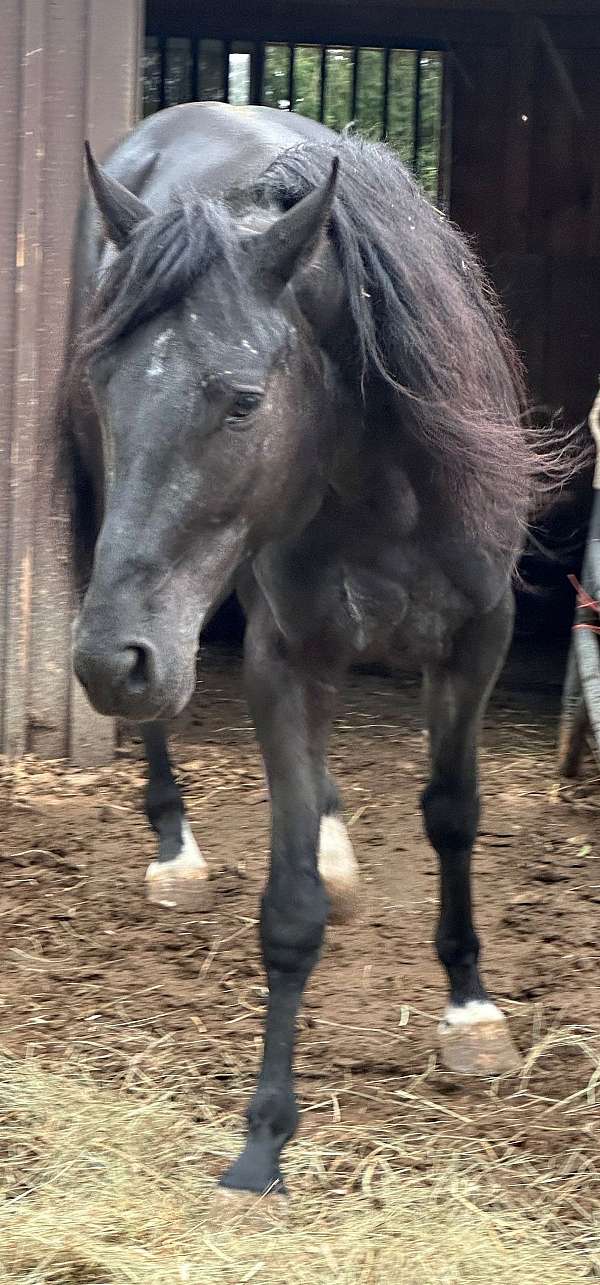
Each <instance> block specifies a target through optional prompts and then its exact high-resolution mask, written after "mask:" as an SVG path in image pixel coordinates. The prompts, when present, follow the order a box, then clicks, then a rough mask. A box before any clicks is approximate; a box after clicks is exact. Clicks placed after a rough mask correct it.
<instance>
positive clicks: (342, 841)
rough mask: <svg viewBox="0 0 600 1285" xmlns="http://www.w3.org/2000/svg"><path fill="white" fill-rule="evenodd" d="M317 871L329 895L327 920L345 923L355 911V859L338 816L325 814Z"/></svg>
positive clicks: (334, 922)
mask: <svg viewBox="0 0 600 1285" xmlns="http://www.w3.org/2000/svg"><path fill="white" fill-rule="evenodd" d="M319 874H320V875H321V879H322V880H323V883H324V884H325V889H326V891H327V896H328V897H329V922H330V923H331V924H347V923H348V922H349V920H351V919H354V918H355V916H356V915H357V914H358V908H359V894H360V884H359V877H358V862H357V860H356V857H355V855H354V848H353V847H352V844H351V842H350V839H349V836H348V831H347V829H346V827H345V825H344V822H343V821H342V819H341V817H337V816H324V817H322V819H321V830H320V834H319Z"/></svg>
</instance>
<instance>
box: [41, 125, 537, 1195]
mask: <svg viewBox="0 0 600 1285" xmlns="http://www.w3.org/2000/svg"><path fill="white" fill-rule="evenodd" d="M338 167H339V172H338ZM88 169H89V177H90V181H91V186H92V189H93V194H94V198H95V205H96V207H97V210H98V211H99V214H100V216H101V227H100V225H98V223H97V216H96V214H95V211H94V209H93V206H92V203H90V204H89V206H88V207H86V208H84V210H83V213H82V216H81V219H80V224H79V231H78V242H77V249H76V271H75V284H74V303H73V314H72V315H73V327H72V336H71V346H70V354H69V361H68V365H67V368H66V370H65V374H64V378H63V384H62V399H61V415H62V426H63V431H64V434H65V438H66V439H67V441H68V444H69V447H70V459H71V463H72V469H73V472H72V485H73V492H74V501H75V504H74V509H75V514H74V516H75V526H76V531H77V534H78V538H79V548H78V560H79V566H80V568H83V570H84V575H85V577H86V592H85V597H84V599H83V604H82V608H81V612H80V615H79V619H78V622H77V626H76V631H75V643H74V664H75V670H76V673H77V675H78V677H79V678H80V680H81V682H82V683H83V684H84V686H85V688H86V690H87V692H88V695H89V698H90V700H91V701H92V703H93V704H94V705H95V706H96V708H97V709H98V710H100V712H102V713H104V714H106V715H115V716H121V717H123V718H126V719H129V720H133V721H134V722H136V723H139V724H140V725H141V726H142V731H143V735H144V738H145V743H146V747H147V751H148V757H149V763H150V781H149V789H148V813H149V817H150V821H151V824H152V826H153V827H154V829H155V831H156V833H157V835H158V838H159V845H160V846H159V853H158V860H157V861H156V862H154V863H153V865H152V866H151V867H150V869H149V871H148V880H147V886H148V890H149V894H150V896H151V897H152V898H153V899H154V900H157V901H163V902H165V903H166V904H185V905H188V906H190V905H193V904H195V903H196V904H201V899H202V896H203V894H204V890H205V888H206V879H205V876H206V867H205V864H204V862H203V859H202V858H201V856H200V854H199V851H198V849H197V847H196V845H195V842H194V840H193V838H192V836H191V832H190V830H189V826H188V824H187V822H186V820H185V815H184V811H183V806H182V801H181V796H180V793H179V790H178V788H177V785H176V783H175V781H174V779H173V776H172V773H171V770H170V765H169V761H168V756H167V747H166V738H165V728H164V723H165V720H167V719H169V718H170V717H172V716H173V715H175V714H177V713H178V712H179V711H180V710H181V709H182V708H183V707H184V705H185V704H186V702H187V701H188V700H189V699H190V696H191V694H192V691H193V687H194V676H195V662H196V651H197V641H198V636H199V633H200V629H201V626H202V623H203V621H205V620H206V619H207V617H208V616H209V615H210V613H211V612H212V611H214V609H215V606H216V605H217V604H218V603H219V602H220V601H222V600H223V598H224V597H225V596H226V595H227V594H228V593H229V592H230V591H231V589H232V588H233V587H235V588H236V589H237V592H238V594H239V596H240V598H241V600H242V602H243V604H244V608H245V611H246V616H247V631H246V640H245V673H246V687H247V693H248V700H249V704H250V709H251V712H252V716H253V719H254V723H255V726H256V730H257V735H258V739H259V742H260V746H261V750H262V753H263V756H264V761H265V766H266V773H267V777H268V782H269V789H270V797H271V806H272V852H271V866H270V873H269V877H268V883H267V887H266V890H265V894H264V897H263V900H262V910H261V919H260V934H261V943H262V951H263V958H264V964H265V969H266V973H267V979H268V985H269V1003H268V1013H267V1019H266V1031H265V1043H264V1057H263V1063H262V1069H261V1072H260V1077H259V1082H258V1086H257V1089H256V1093H255V1095H254V1098H253V1100H252V1103H251V1105H250V1108H249V1111H248V1134H247V1140H246V1144H245V1147H244V1150H243V1152H242V1154H241V1156H240V1157H239V1159H237V1160H236V1161H235V1163H234V1164H232V1165H231V1167H230V1169H229V1170H228V1171H227V1173H226V1174H225V1175H224V1177H223V1178H222V1180H221V1181H222V1184H223V1185H224V1186H225V1187H227V1188H229V1189H232V1190H239V1191H249V1192H258V1193H262V1192H265V1191H266V1190H269V1189H270V1190H275V1191H281V1190H282V1189H283V1179H282V1175H281V1170H280V1153H281V1150H282V1148H283V1147H284V1145H285V1144H286V1142H287V1141H288V1140H289V1139H290V1138H291V1137H292V1135H293V1133H294V1131H295V1129H296V1125H297V1120H298V1112H297V1105H296V1100H295V1094H294V1088H293V1045H294V1030H295V1022H296V1015H297V1012H298V1008H299V1005H300V1002H301V997H302V992H303V990H304V987H305V985H306V983H307V980H308V978H309V976H310V973H311V971H312V969H313V968H314V966H315V964H316V961H317V959H318V957H319V952H320V949H321V944H322V941H323V933H324V928H325V923H326V920H327V916H328V913H332V914H335V915H337V917H338V918H341V917H344V916H346V915H348V914H349V913H351V911H352V909H353V906H354V905H355V903H356V899H357V896H358V884H357V865H356V862H355V858H354V854H353V852H352V846H351V844H350V841H349V838H348V835H347V832H346V829H345V826H344V823H343V820H342V817H341V805H340V800H339V797H338V792H337V789H336V786H335V783H334V781H333V780H332V778H331V776H330V775H329V772H328V769H327V744H328V737H329V732H330V727H331V722H332V717H333V713H334V704H335V698H336V692H337V690H338V687H339V685H340V681H341V679H342V677H343V674H344V671H345V669H346V668H347V666H348V665H349V664H350V663H351V662H352V660H353V659H355V658H356V657H360V655H361V653H364V651H365V649H367V648H369V649H371V650H372V648H373V647H374V646H377V647H378V648H380V649H381V650H382V651H383V650H387V652H389V653H393V652H394V649H396V648H398V647H400V646H401V647H402V649H403V651H406V650H407V649H409V650H411V651H412V652H413V654H414V655H415V657H416V658H417V660H418V661H419V663H420V665H421V667H422V669H423V672H424V677H425V696H426V716H427V724H428V728H429V734H430V745H431V777H430V782H429V785H428V786H427V789H426V790H425V793H424V795H423V799H422V808H423V814H424V820H425V827H426V831H427V834H428V836H429V839H430V841H431V843H432V845H433V847H434V848H435V849H436V851H437V853H438V856H439V862H440V916H439V924H438V929H437V934H436V946H437V951H438V955H439V958H440V960H441V962H442V964H443V966H444V968H445V970H446V973H447V977H448V982H449V990H450V998H449V1005H448V1008H447V1010H446V1013H445V1015H444V1017H443V1020H442V1024H441V1027H440V1042H441V1048H442V1054H443V1056H444V1057H445V1059H446V1062H447V1064H448V1065H449V1066H450V1067H451V1068H452V1069H454V1070H460V1071H461V1072H465V1073H468V1072H483V1073H488V1072H497V1071H501V1070H504V1069H506V1068H507V1067H509V1066H510V1065H512V1064H513V1062H514V1059H515V1050H514V1047H513V1045H512V1041H511V1038H510V1035H509V1033H508V1028H507V1024H506V1021H505V1019H504V1017H503V1015H502V1013H501V1012H500V1011H499V1009H498V1008H497V1007H496V1005H495V1004H494V1003H493V1002H492V1000H491V999H490V997H489V996H488V993H487V991H486V988H485V984H484V982H483V980H482V977H481V974H480V971H479V964H478V959H479V942H478V938H477V934H476V932H475V928H474V925H473V918H472V911H471V876H470V866H471V852H472V847H473V842H474V839H475V835H476V831H477V825H478V817H479V798H478V772H477V741H478V733H479V728H480V723H481V718H482V714H483V711H484V708H485V705H486V702H487V699H488V696H489V694H490V691H491V689H492V687H493V684H494V681H495V679H496V676H497V674H498V671H499V668H500V666H501V665H502V662H503V659H504V656H505V653H506V649H507V645H508V642H509V639H510V635H511V626H512V618H513V606H512V592H511V587H510V582H511V574H512V570H513V566H514V562H515V558H516V556H517V555H518V551H519V547H520V543H521V538H522V531H523V528H524V524H525V521H526V515H527V509H528V504H529V499H530V492H531V487H532V478H533V476H534V472H535V464H534V458H533V454H532V451H531V449H530V446H529V444H528V442H527V439H526V433H525V430H524V429H523V426H522V416H521V407H522V387H521V374H520V369H519V363H518V360H517V359H516V357H515V354H514V352H513V349H512V346H511V343H510V341H509V339H508V338H507V335H506V332H505V330H504V327H503V323H502V320H501V317H500V314H499V310H498V306H497V303H496V301H495V299H494V297H493V294H492V292H491V290H490V288H489V287H488V285H487V283H486V281H485V279H484V276H483V273H482V271H481V268H480V266H479V264H478V263H477V261H476V259H475V257H474V255H473V254H472V252H471V250H470V249H469V247H468V246H467V244H466V242H465V241H464V239H463V238H462V236H461V235H460V233H459V232H458V231H457V230H456V229H455V228H454V227H453V226H452V225H451V224H450V223H449V222H448V221H447V219H445V218H444V217H443V216H442V214H440V212H439V211H437V210H436V209H434V208H433V207H432V206H431V205H430V204H429V203H428V201H427V200H426V199H425V197H424V196H423V194H422V193H421V191H420V190H419V187H418V185H417V184H416V182H415V180H414V179H413V178H412V177H411V176H410V174H409V173H408V171H407V170H406V169H405V168H404V167H403V165H402V164H401V163H400V162H399V161H398V159H397V158H396V157H395V156H394V154H393V153H392V152H391V151H389V150H387V149H386V148H385V147H383V146H381V145H379V144H373V143H367V142H363V141H361V140H359V139H357V138H352V137H344V138H339V137H337V136H335V135H334V134H332V133H330V132H329V131H328V130H326V129H324V128H322V127H321V126H319V125H316V124H313V123H311V122H309V121H303V120H301V119H300V118H298V117H295V116H293V115H290V114H286V113H279V112H277V111H271V110H268V109H261V108H249V109H235V108H230V107H226V106H220V105H214V104H196V105H190V106H186V107H181V108H173V109H172V110H170V111H166V112H162V113H160V114H159V115H157V116H156V117H153V118H151V119H149V120H147V121H146V122H144V124H142V125H141V126H140V127H139V128H138V129H137V130H136V131H134V133H133V134H132V135H131V136H130V137H129V138H128V139H127V140H126V141H125V142H124V143H123V144H122V145H121V146H120V147H119V148H117V150H116V151H115V152H114V154H113V155H112V157H111V158H110V159H109V161H108V163H107V165H106V168H104V169H101V168H100V167H99V166H98V165H97V164H96V163H95V161H94V160H93V158H92V157H91V155H89V157H88ZM95 220H96V221H95ZM88 296H89V302H86V298H87V297H88Z"/></svg>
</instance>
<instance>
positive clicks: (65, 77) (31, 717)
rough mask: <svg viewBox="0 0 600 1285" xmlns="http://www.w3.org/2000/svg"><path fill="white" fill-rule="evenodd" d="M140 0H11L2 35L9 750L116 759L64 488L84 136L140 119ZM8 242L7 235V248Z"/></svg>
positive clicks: (2, 553) (1, 531)
mask: <svg viewBox="0 0 600 1285" xmlns="http://www.w3.org/2000/svg"><path fill="white" fill-rule="evenodd" d="M142 14H143V2H142V0H118V2H117V0H4V4H3V12H2V41H1V43H0V180H1V186H0V243H1V244H2V247H3V254H2V258H1V264H0V749H1V750H2V751H4V752H8V753H10V754H20V753H22V752H23V751H24V750H25V749H33V750H35V751H36V752H38V753H41V754H47V755H63V754H65V753H67V752H68V751H69V750H71V751H72V753H73V756H74V757H75V758H79V759H80V761H84V760H85V761H90V760H92V759H93V760H95V761H99V760H101V759H102V758H106V757H107V756H108V755H109V754H110V753H111V751H112V747H113V744H114V728H113V726H112V724H111V723H110V721H108V720H102V719H100V718H99V717H98V716H97V715H96V714H94V713H93V712H92V711H91V710H90V709H89V707H88V706H87V704H86V702H85V701H84V699H83V697H82V696H81V694H80V693H79V691H78V689H77V688H76V685H75V684H74V682H73V680H72V677H71V669H70V659H69V641H70V622H71V615H72V592H71V585H70V577H69V556H68V533H67V524H66V521H65V515H64V513H62V512H61V511H60V509H59V508H58V507H57V504H58V500H57V495H56V491H55V487H54V455H55V449H56V442H55V441H54V439H53V434H52V423H53V415H52V412H53V403H54V395H55V381H56V376H57V373H58V371H59V369H60V363H61V359H62V356H63V350H64V341H65V333H66V313H67V298H68V285H69V272H70V257H71V236H72V227H73V223H74V218H75V214H76V210H77V204H78V199H79V194H80V190H81V180H82V175H83V163H82V143H83V138H84V136H86V135H88V136H89V137H91V139H92V141H93V143H94V145H95V146H96V148H97V149H98V150H100V151H104V150H106V148H107V147H108V146H109V145H110V144H111V143H113V142H114V141H116V139H117V138H119V137H120V136H121V135H122V134H123V133H124V132H126V130H127V129H128V128H129V127H130V126H131V125H132V124H133V121H134V117H135V113H136V107H137V95H138V84H139V76H138V69H139V53H140V47H141V33H142ZM5 247H9V249H8V253H5V252H4V251H5Z"/></svg>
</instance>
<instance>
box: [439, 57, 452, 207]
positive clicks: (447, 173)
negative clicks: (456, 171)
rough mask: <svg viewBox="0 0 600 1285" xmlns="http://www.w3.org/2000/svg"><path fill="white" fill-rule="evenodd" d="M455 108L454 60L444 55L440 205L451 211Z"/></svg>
mask: <svg viewBox="0 0 600 1285" xmlns="http://www.w3.org/2000/svg"><path fill="white" fill-rule="evenodd" d="M453 106H454V59H453V58H452V56H451V55H450V54H443V55H442V120H441V137H440V155H439V161H438V165H439V169H438V205H439V207H440V209H441V210H444V211H445V213H446V214H447V213H448V212H449V210H450V196H451V184H452V112H453Z"/></svg>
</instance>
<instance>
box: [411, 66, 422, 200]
mask: <svg viewBox="0 0 600 1285" xmlns="http://www.w3.org/2000/svg"><path fill="white" fill-rule="evenodd" d="M420 150H421V53H420V51H419V50H417V51H416V52H415V96H414V100H413V170H414V171H415V174H416V173H417V172H418V169H419V152H420Z"/></svg>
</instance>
